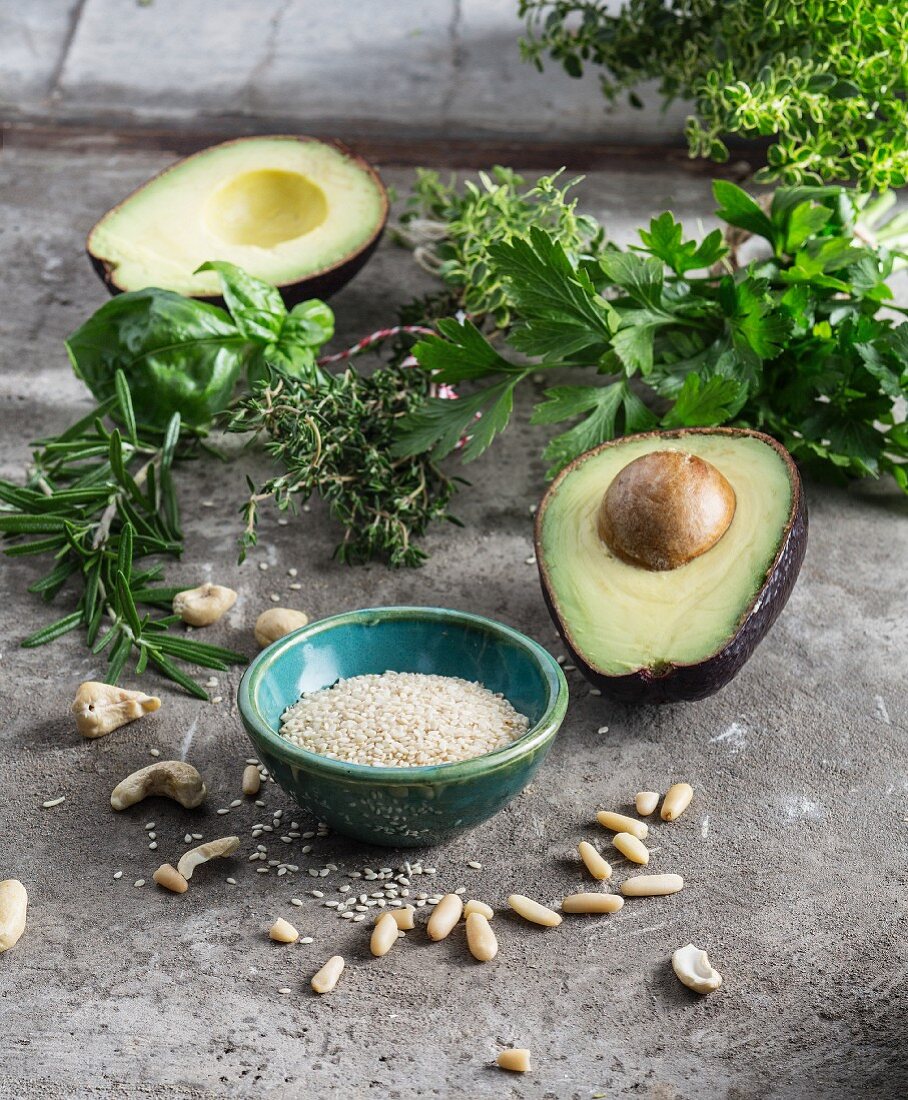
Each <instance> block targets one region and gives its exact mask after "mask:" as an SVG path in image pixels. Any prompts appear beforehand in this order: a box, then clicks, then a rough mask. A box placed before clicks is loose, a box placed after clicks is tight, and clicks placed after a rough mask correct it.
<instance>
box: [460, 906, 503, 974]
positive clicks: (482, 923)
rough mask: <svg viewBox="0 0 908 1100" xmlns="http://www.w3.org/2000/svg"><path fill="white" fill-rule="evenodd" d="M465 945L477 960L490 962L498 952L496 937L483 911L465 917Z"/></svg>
mask: <svg viewBox="0 0 908 1100" xmlns="http://www.w3.org/2000/svg"><path fill="white" fill-rule="evenodd" d="M467 947H469V949H470V954H471V955H472V956H473V958H474V959H476V961H477V962H491V961H492V959H494V958H495V956H496V955H497V954H498V938H497V937H496V935H495V933H494V932H493V931H492V926H491V924H489V921H488V918H487V917H486V916H485V914H484V913H477V912H476V911H475V910H474V912H472V913H470V915H469V916H468V917H467Z"/></svg>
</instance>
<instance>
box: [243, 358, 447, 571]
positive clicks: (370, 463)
mask: <svg viewBox="0 0 908 1100" xmlns="http://www.w3.org/2000/svg"><path fill="white" fill-rule="evenodd" d="M403 357H404V352H403V349H398V353H397V354H396V355H395V356H394V357H393V358H392V361H391V362H390V363H389V364H387V365H384V366H381V367H379V368H378V369H377V370H375V371H374V372H373V373H372V374H371V375H370V376H368V377H366V376H364V375H361V374H360V373H359V372H357V371H356V370H355V369H354V368H353V367H349V368H348V369H347V370H346V371H345V372H344V373H343V374H340V375H335V376H331V377H328V378H325V379H323V380H322V381H320V382H314V381H304V380H301V379H298V378H292V377H289V376H287V375H285V374H282V373H281V372H280V371H275V372H274V374H273V377H272V379H271V380H270V381H268V382H264V383H261V384H260V385H259V386H257V387H255V388H254V390H253V392H252V394H250V395H248V396H247V397H244V398H243V399H242V400H241V401H240V402H239V404H238V405H237V406H236V408H235V409H234V411H233V414H232V416H231V418H230V420H229V423H228V430H229V431H231V432H241V433H248V432H254V433H263V434H264V438H265V449H266V450H267V451H268V453H269V454H271V455H272V457H273V458H274V459H275V460H276V462H277V463H278V464H279V466H280V467H281V472H280V473H279V474H277V475H276V476H275V477H272V478H270V479H269V480H268V481H266V482H265V483H264V484H263V485H261V486H259V487H256V486H255V484H254V483H253V482H251V481H250V482H249V492H250V495H249V499H248V501H247V503H246V504H245V506H244V508H243V516H244V519H245V530H244V532H243V536H242V540H241V556H240V560H241V561H242V560H243V557H244V556H245V553H246V550H247V549H248V548H249V547H250V546H254V545H255V543H256V539H257V534H256V530H257V522H258V516H259V508H260V505H261V503H262V502H263V501H264V500H268V499H273V500H274V502H275V504H276V505H277V507H278V508H279V509H280V510H281V511H287V510H295V509H296V507H297V506H298V504H300V503H304V502H305V501H307V500H309V498H310V497H311V496H312V495H313V494H317V495H318V496H320V497H321V498H322V499H323V500H324V501H325V502H326V503H327V504H328V508H329V511H330V513H331V516H332V518H333V519H335V520H336V521H337V522H338V523H339V524H341V526H342V527H343V528H344V537H343V540H342V541H341V542H340V544H339V545H338V546H337V549H336V552H335V553H336V557H337V558H338V559H339V560H340V561H342V562H346V563H349V564H354V563H361V562H366V561H371V560H373V559H376V558H378V559H384V560H385V561H387V563H388V564H389V565H391V566H416V565H419V564H421V563H422V562H423V561H424V560H425V557H426V554H425V551H423V550H422V549H421V547H419V546H418V545H417V543H416V540H417V539H419V538H421V537H422V536H423V535H424V534H425V532H426V529H427V528H428V526H429V524H430V523H431V522H432V521H433V520H440V519H447V520H450V521H451V522H457V521H456V520H454V519H453V517H452V516H450V515H449V513H448V504H449V502H450V500H451V498H452V496H453V494H454V492H455V489H456V484H455V483H456V480H457V479H453V478H450V477H448V476H447V475H446V474H444V473H442V471H441V470H440V469H439V468H438V466H437V465H436V464H435V462H434V461H433V460H432V459H431V457H430V456H429V455H427V454H416V455H413V456H406V457H404V456H395V455H393V454H392V446H393V444H394V441H395V438H396V431H397V425H398V422H399V421H400V420H401V419H402V418H404V417H406V416H407V415H408V414H410V413H412V412H413V410H414V409H417V408H421V407H422V406H423V403H424V401H425V398H426V394H427V391H428V387H429V381H428V378H427V376H426V375H425V373H424V372H423V371H420V370H419V369H418V368H414V367H413V366H405V365H404V364H403V362H402V359H403Z"/></svg>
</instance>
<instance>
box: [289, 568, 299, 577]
mask: <svg viewBox="0 0 908 1100" xmlns="http://www.w3.org/2000/svg"><path fill="white" fill-rule="evenodd" d="M298 572H299V570H298V569H294V568H290V569H288V570H287V576H288V577H295V576H296V574H297V573H298Z"/></svg>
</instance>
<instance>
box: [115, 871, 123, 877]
mask: <svg viewBox="0 0 908 1100" xmlns="http://www.w3.org/2000/svg"><path fill="white" fill-rule="evenodd" d="M122 877H123V872H122V871H114V878H122Z"/></svg>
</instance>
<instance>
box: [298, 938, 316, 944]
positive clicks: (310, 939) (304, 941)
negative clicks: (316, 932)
mask: <svg viewBox="0 0 908 1100" xmlns="http://www.w3.org/2000/svg"><path fill="white" fill-rule="evenodd" d="M300 943H315V940H314V939H313V938H312V937H311V936H303V938H302V939H301V940H300Z"/></svg>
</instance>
